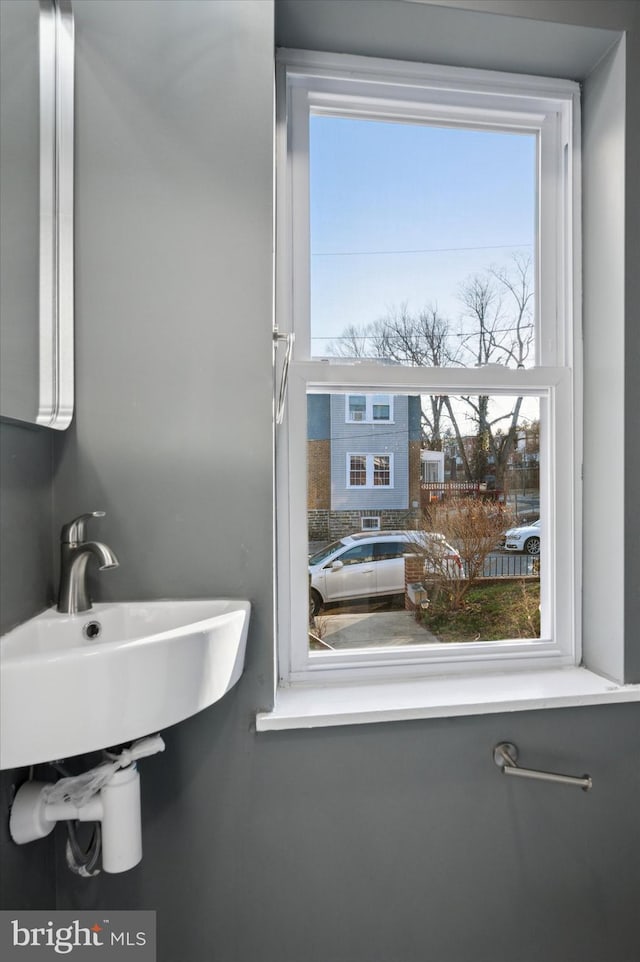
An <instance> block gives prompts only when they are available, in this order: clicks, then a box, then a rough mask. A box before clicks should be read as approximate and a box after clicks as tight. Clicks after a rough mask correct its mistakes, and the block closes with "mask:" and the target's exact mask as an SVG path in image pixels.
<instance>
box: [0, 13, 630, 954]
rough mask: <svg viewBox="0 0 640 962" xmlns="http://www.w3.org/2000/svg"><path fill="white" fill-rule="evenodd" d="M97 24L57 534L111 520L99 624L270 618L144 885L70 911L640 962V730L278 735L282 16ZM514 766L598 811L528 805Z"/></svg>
mask: <svg viewBox="0 0 640 962" xmlns="http://www.w3.org/2000/svg"><path fill="white" fill-rule="evenodd" d="M385 6H388V4H385ZM521 6H525V4H522V5H521ZM568 6H569V7H570V8H571V14H572V17H573V16H577V17H578V20H579V16H580V11H579V9H577V5H576V4H568ZM581 6H582V7H584V8H585V11H586V9H587V8H588V13H587V12H585V19H586V17H587V16H588V17H589V18H590V22H591V23H593V22H594V20H593V17H594V13H593V12H594V10H596V11H597V12H598V16H596V20H595V23H596V25H601V26H616V27H619V26H621V25H622V26H624V25H625V23H628V25H629V26H631V23H630V21H626V20H625V19H624V15H623V19H622V23H621V22H620V19H619V17H618V15H619V9H620V5H619V4H615V3H614V4H613V5H612V8H613V13H611V14H610V13H609V12H608V11H609V9H610V7H609V2H607V0H605V2H590V3H587V4H582V5H581ZM74 9H75V12H76V22H77V36H78V75H77V89H78V104H77V115H78V127H77V178H78V180H77V330H78V385H77V403H78V409H77V416H76V419H75V423H74V426H73V428H72V429H71V431H70V432H67V433H66V434H65V435H64V436H63V437H57V438H56V448H57V458H56V476H55V482H54V494H55V506H54V522H55V528H57V525H58V524H59V523H60V522H61V521H62V520H64V519H66V518H68V517H70V516H71V515H72V514H73V513H74V512H76V511H82V510H88V509H91V508H106V509H107V511H108V512H109V514H108V517H107V518H105V519H104V521H103V522H101V526H100V529H99V531H100V536H101V537H103V538H104V540H106V541H107V542H108V543H109V544H111V545H112V547H113V548H114V549H115V550H116V551H117V552H118V554H119V556H120V559H121V567H120V568H119V569H118V570H117V571H115V572H104V573H102V575H101V576H100V580H99V582H98V583H97V584H96V594H97V595H98V596H99V597H101V598H107V597H112V598H132V597H161V596H172V595H182V596H184V595H191V596H197V595H203V594H220V595H224V594H228V595H235V596H241V597H248V598H250V599H251V600H252V602H253V604H254V612H253V616H252V623H251V630H250V637H249V644H248V663H247V669H246V672H245V675H244V677H243V679H242V681H241V683H240V685H239V686H238V688H237V689H236V690H234V691H233V692H232V693H230V694H229V695H228V696H227V697H226V698H225V699H223V700H222V701H221V702H220V703H218V704H217V705H216V706H213V707H212V708H211V709H209V710H207V711H205V712H202V713H201V714H199V715H198V716H196V717H194V718H193V719H190V720H189V721H187V722H184V723H182V724H181V725H178V726H176V727H174V728H172V729H170V730H168V731H167V732H166V733H165V736H166V742H167V750H166V752H165V753H164V754H163V755H162V756H158V757H155V758H152V759H148V760H145V761H144V762H142V763H141V769H142V772H143V784H142V791H143V819H144V846H145V855H144V859H143V861H142V863H141V864H140V866H138V867H137V868H136V869H134V870H132V871H131V872H129V873H126V874H125V875H123V876H112V877H109V876H106V875H101V876H99V877H98V878H97V879H94V880H91V881H87V880H82V879H79V878H76V877H75V876H73V875H71V874H70V873H69V872H68V871H67V870H66V868H65V866H64V864H63V859H62V854H61V851H62V850H60V853H59V859H58V866H57V902H58V905H59V906H60V907H65V906H68V907H73V908H82V907H87V908H97V909H110V908H111V909H117V908H135V907H140V908H148V909H155V910H157V913H158V929H159V940H160V950H159V956H158V957H159V960H160V962H174V960H177V959H180V960H185V962H211V960H215V962H254V960H255V959H257V958H260V959H261V960H262V962H316V960H317V962H327V960H331V962H389V960H394V962H424V960H425V959H429V960H433V962H471V960H473V962H513V960H514V958H517V959H518V962H540V960H545V962H569V960H573V959H578V958H579V959H581V960H583V962H602V960H603V959H607V960H612V962H613V960H615V962H637V929H636V922H635V920H636V915H637V904H638V896H639V893H640V820H638V818H637V810H638V800H639V799H640V765H639V764H638V750H639V741H640V736H639V715H638V710H637V706H632V705H627V706H615V707H613V706H612V707H605V708H603V707H600V708H589V709H571V710H563V711H553V712H533V713H517V714H515V715H514V716H512V717H511V716H501V715H496V716H483V717H478V718H457V719H451V720H444V719H443V720H429V721H424V722H411V723H397V724H389V725H371V726H362V727H356V728H351V729H346V728H336V729H321V730H317V731H298V732H283V733H272V734H268V735H267V734H263V735H260V736H257V735H256V734H255V732H254V731H253V719H254V715H255V711H256V709H258V708H261V707H264V706H266V705H268V704H269V702H270V697H271V684H272V672H273V666H272V641H273V639H272V545H271V542H272V537H271V536H272V530H271V528H272V522H271V518H272V514H271V505H272V455H271V410H272V404H271V390H272V375H271V337H270V325H271V317H270V305H271V160H272V43H273V35H272V22H271V17H272V8H271V3H270V2H265V0H255V2H244V3H237V2H235V0H229V2H202V0H197V2H190V0H162V2H158V3H149V2H136V3H131V2H121V0H75V3H74ZM363 9H364V5H363ZM373 9H374V7H369V9H368V11H367V16H369V17H370V16H372V15H373V14H372V10H373ZM398 9H400V7H399V8H398ZM503 9H504V10H505V11H507V10H509V11H510V10H517V9H518V4H517V3H515V2H512V3H505V4H504V5H503ZM554 9H555V14H552V16H554V15H555V16H560V15H561V13H560V12H559V11H558V7H557V6H554ZM427 13H428V8H425V10H424V14H425V15H426V14H427ZM616 17H618V19H615V18H616ZM612 18H613V19H612ZM425 23H427V22H426V21H425ZM367 29H368V28H367ZM426 32H427V31H426V30H425V33H426ZM378 35H379V34H378ZM629 52H630V57H633V56H635V57H636V60H639V61H640V58H638V35H637V34H634V35H633V37H632V38H630V51H629ZM634 102H635V103H637V100H636V101H634ZM634 143H635V153H634V152H633V150H634V148H633V146H631V147H630V146H629V145H628V150H630V151H631V154H630V157H629V159H630V161H633V163H632V164H631V165H630V169H631V170H635V169H637V167H638V160H639V159H640V150H638V143H637V139H636V140H635V141H634ZM637 191H638V187H637V183H633V184H632V185H631V188H630V195H629V198H628V200H627V208H628V210H629V211H631V206H632V204H635V205H636V206H637V205H638V197H637ZM633 216H634V217H635V215H633ZM633 224H634V225H636V226H637V220H634V221H633ZM634 229H635V228H634ZM637 240H638V238H637V234H636V235H635V241H636V242H637ZM639 249H640V248H639V246H638V244H637V243H636V246H635V260H637V254H638V250H639ZM627 256H629V254H628V255H627ZM629 336H630V338H631V342H632V344H635V345H636V346H637V337H636V334H635V332H629ZM638 390H639V388H638V384H637V379H636V383H635V384H634V385H633V386H630V387H629V388H628V391H629V392H630V398H629V400H630V401H631V402H633V403H632V404H631V406H630V408H629V410H630V411H634V410H636V409H637V405H638V400H639V398H638ZM230 411H233V412H234V414H235V421H234V420H233V419H232V418H231V417H230V416H229V413H230ZM3 494H4V492H3ZM628 519H629V525H630V530H629V531H628V533H631V534H633V533H634V532H635V533H636V535H637V534H640V532H639V531H638V527H639V523H638V519H637V511H635V510H634V511H633V512H631V511H629V518H628ZM55 528H54V530H55ZM96 533H97V530H96ZM638 540H639V538H638V537H637V536H634V537H633V538H631V543H632V545H636V546H637V543H638ZM630 550H631V549H630ZM634 563H635V562H634ZM634 603H635V602H634ZM636 623H637V622H636ZM504 738H511V739H513V740H514V741H515V742H516V743H517V744H518V746H519V747H520V750H521V752H522V758H523V760H524V759H526V763H527V764H530V765H531V766H533V767H535V766H538V767H545V766H548V767H550V768H556V769H557V770H565V769H566V770H568V771H574V772H576V773H578V772H582V771H590V772H591V774H592V775H593V777H594V780H595V788H594V790H593V791H592V792H591V793H590V794H588V795H586V794H583V793H580V792H573V791H571V790H566V791H564V790H562V789H561V788H558V787H555V786H547V785H542V784H531V785H529V784H520V783H517V782H515V780H514V783H511V782H509V781H508V780H507V779H504V778H502V777H501V776H500V775H499V773H498V771H497V769H496V768H495V766H494V765H493V762H492V760H491V747H492V746H493V744H494V743H495V742H496V741H498V740H501V739H504ZM62 841H63V839H62V838H60V842H62ZM41 844H42V843H37V844H36V845H34V850H39V849H38V846H40V845H41ZM40 851H42V849H40ZM19 884H20V876H19V875H18V876H17V881H16V886H18V885H19Z"/></svg>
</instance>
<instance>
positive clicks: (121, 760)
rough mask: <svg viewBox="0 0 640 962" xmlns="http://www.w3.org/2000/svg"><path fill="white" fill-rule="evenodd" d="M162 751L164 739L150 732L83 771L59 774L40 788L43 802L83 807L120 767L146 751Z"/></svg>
mask: <svg viewBox="0 0 640 962" xmlns="http://www.w3.org/2000/svg"><path fill="white" fill-rule="evenodd" d="M163 751H164V742H163V740H162V738H161V737H160V735H151V736H150V737H149V738H140V739H139V740H138V741H136V742H133V744H132V745H131V747H130V748H125V749H124V751H122V752H121V753H120V754H119V755H115V756H111V757H112V758H113V761H109V762H102V764H101V765H96V766H95V768H90V769H89V771H88V772H83V774H82V775H71V776H69V777H68V778H61V779H60V780H59V781H57V782H56V783H55V785H50V786H49V787H48V788H45V789H44V790H43V793H42V794H43V797H44V800H45V802H47V803H48V802H67V803H71V804H72V805H75V807H76V808H82V806H83V805H85V804H86V803H87V802H88V801H89V799H90V798H92V797H93V796H94V795H96V794H97V793H98V792H99V791H100V789H101V788H103V787H104V786H105V785H106V784H107V783H108V782H110V781H111V779H112V778H113V776H114V775H115V773H116V772H117V771H118V770H119V769H120V768H126V767H127V765H131V764H132V763H133V762H135V761H137V759H138V758H146V757H147V756H148V755H155V754H156V753H157V752H163Z"/></svg>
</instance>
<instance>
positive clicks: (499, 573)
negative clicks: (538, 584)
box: [482, 554, 540, 578]
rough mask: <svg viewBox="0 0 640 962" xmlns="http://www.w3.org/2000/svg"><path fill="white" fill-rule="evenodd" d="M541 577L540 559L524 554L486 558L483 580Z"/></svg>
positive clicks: (496, 555)
mask: <svg viewBox="0 0 640 962" xmlns="http://www.w3.org/2000/svg"><path fill="white" fill-rule="evenodd" d="M539 575H540V559H539V558H536V557H531V555H523V554H511V555H510V554H492V555H489V557H488V558H485V562H484V568H483V571H482V577H483V578H535V577H539Z"/></svg>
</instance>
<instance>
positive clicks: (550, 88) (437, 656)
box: [257, 51, 640, 730]
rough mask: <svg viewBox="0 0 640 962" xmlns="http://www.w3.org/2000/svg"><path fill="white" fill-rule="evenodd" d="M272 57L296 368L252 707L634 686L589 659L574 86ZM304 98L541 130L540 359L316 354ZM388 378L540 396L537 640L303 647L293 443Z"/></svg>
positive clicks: (485, 700)
mask: <svg viewBox="0 0 640 962" xmlns="http://www.w3.org/2000/svg"><path fill="white" fill-rule="evenodd" d="M279 61H280V63H279V68H278V81H277V82H278V127H277V138H278V158H279V159H278V169H277V211H278V216H277V221H278V226H277V236H278V243H277V249H278V251H279V256H278V265H277V280H276V291H277V295H276V296H277V316H278V325H279V329H280V330H282V331H293V332H294V333H295V336H296V351H295V354H294V357H293V360H292V362H291V368H290V375H289V402H288V409H287V414H286V418H285V427H286V432H285V433H286V441H285V440H283V435H281V440H280V443H279V444H278V446H277V474H278V494H277V512H278V530H279V533H280V538H279V545H278V558H279V564H278V599H277V631H276V635H277V638H278V666H279V667H278V675H279V689H278V692H277V697H276V705H275V708H274V711H272V712H265V713H261V714H260V715H259V716H258V720H257V725H258V728H259V729H261V730H266V729H277V728H289V727H308V726H311V725H333V724H343V723H360V722H368V721H380V720H385V719H394V718H422V717H430V716H433V715H435V716H441V715H456V714H469V713H482V712H493V711H504V710H507V709H510V708H512V709H513V708H539V707H549V706H551V705H557V706H562V705H564V704H595V703H598V702H599V701H616V700H619V701H627V700H630V699H631V698H634V699H635V697H636V693H635V692H632V693H630V692H629V691H628V690H623V689H624V686H616V685H612V684H611V683H610V682H608V680H607V679H605V678H601V677H599V676H598V675H595V674H594V673H592V672H589V671H588V670H586V669H584V668H581V667H580V659H581V650H580V640H581V625H580V604H579V597H580V584H581V581H580V570H579V559H580V554H581V530H580V524H579V519H580V517H581V487H580V481H579V476H580V469H579V465H580V464H581V450H582V438H581V427H580V424H581V422H580V418H579V417H578V416H577V415H576V410H578V411H579V401H580V392H579V387H580V385H581V367H580V361H581V359H580V355H579V352H578V351H574V339H573V335H574V331H577V329H578V327H579V308H580V285H579V279H580V270H579V263H580V194H579V184H580V150H579V144H580V120H579V109H578V102H579V101H578V98H579V91H578V85H577V84H573V83H570V82H565V81H554V80H549V79H546V78H531V77H524V76H520V75H508V74H498V73H492V72H486V71H477V70H461V69H454V68H444V67H433V66H424V65H419V64H415V63H396V62H391V61H376V60H373V59H370V58H360V57H351V56H344V55H323V54H315V53H309V52H305V51H282V52H280V55H279ZM389 85H391V86H389ZM310 109H313V110H314V111H317V112H323V111H324V112H326V113H329V114H331V115H334V114H335V113H336V112H340V111H344V112H345V113H348V114H349V115H350V116H361V117H366V116H368V117H371V116H376V117H381V116H384V117H386V118H387V119H390V120H391V119H392V120H396V121H398V120H401V119H403V118H405V119H410V120H411V121H412V122H415V121H416V120H417V121H418V122H420V121H423V122H436V123H437V122H446V121H449V122H450V121H451V119H452V117H454V118H455V120H456V121H457V122H461V123H469V124H471V123H474V124H475V123H478V124H481V125H485V126H494V127H497V128H499V129H526V130H528V131H531V130H537V131H538V136H539V143H540V150H539V170H540V174H539V184H540V207H539V238H538V240H539V254H538V277H537V284H536V287H537V291H538V294H537V297H538V303H537V308H538V310H537V315H538V322H539V323H538V331H537V345H538V358H537V362H538V365H537V367H535V368H532V369H526V370H513V369H507V368H499V369H498V368H495V369H494V368H493V367H492V368H491V370H486V369H467V368H465V369H456V370H455V371H454V370H451V369H419V370H418V369H412V368H402V369H398V368H396V367H393V368H389V367H385V366H377V365H375V364H368V363H366V362H364V363H362V364H359V365H357V366H356V365H351V366H349V365H340V364H334V363H326V361H325V360H323V361H319V360H314V359H313V358H312V357H311V354H310V330H309V318H308V304H309V274H308V263H309V222H308V170H307V166H306V164H307V161H306V157H307V156H308V121H307V116H308V112H309V110H310ZM572 267H573V268H574V270H572ZM293 318H295V319H296V324H295V325H294V324H293ZM541 321H542V323H541ZM384 390H388V391H389V392H391V393H393V394H402V393H404V394H415V393H422V394H425V393H450V394H457V393H463V392H464V393H467V394H469V393H483V394H484V393H496V394H510V395H517V396H520V395H522V396H528V395H529V396H537V397H539V398H540V404H541V409H542V411H543V420H544V421H545V423H546V429H545V430H543V431H542V435H541V459H543V460H544V463H545V464H546V469H545V471H544V480H543V481H541V500H542V505H543V513H544V515H545V519H546V524H547V526H548V527H547V530H548V531H550V532H553V534H552V536H551V537H550V538H548V539H546V540H545V544H544V545H543V558H542V569H543V578H542V592H543V597H544V598H545V608H546V610H547V612H548V615H547V617H546V621H545V622H544V623H543V628H542V637H541V639H540V640H538V641H530V642H525V643H522V642H514V641H509V640H506V641H504V642H495V643H489V644H487V643H482V644H477V645H474V644H470V645H465V646H457V645H450V646H449V645H448V646H446V651H444V652H443V651H442V649H439V648H437V647H433V648H430V649H428V648H425V649H422V648H421V649H420V650H417V649H415V648H414V649H411V650H408V649H396V650H394V651H390V650H388V649H386V650H384V649H370V650H368V651H362V650H361V651H341V652H330V653H328V654H327V655H325V654H324V653H323V654H322V655H321V656H320V657H317V656H316V655H315V653H310V652H309V651H308V647H307V639H306V624H307V611H306V564H305V561H306V544H305V543H304V537H303V535H301V531H303V530H304V518H305V513H306V473H305V468H304V458H302V457H300V454H301V452H302V451H303V450H304V447H303V446H304V441H305V437H306V421H305V418H304V415H303V411H304V410H306V404H305V403H304V399H305V395H306V393H307V392H312V393H339V392H342V393H344V394H349V393H355V392H358V393H367V392H370V393H372V394H373V393H381V392H382V391H384ZM576 402H578V403H576ZM347 403H348V402H347ZM347 410H348V408H347ZM552 573H553V574H552ZM560 600H561V602H562V603H559V602H560ZM463 648H464V650H462V649H463ZM334 656H335V657H334ZM383 682H384V684H383ZM336 683H337V686H336ZM629 687H634V688H635V687H637V686H626V688H627V689H628V688H629ZM356 692H357V693H358V694H357V695H356ZM638 697H640V695H639V696H638Z"/></svg>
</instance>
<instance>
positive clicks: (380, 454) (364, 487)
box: [347, 451, 393, 491]
mask: <svg viewBox="0 0 640 962" xmlns="http://www.w3.org/2000/svg"><path fill="white" fill-rule="evenodd" d="M351 458H365V464H366V472H367V473H366V477H367V480H366V482H365V484H351ZM376 458H389V484H374V474H375V459H376ZM392 488H393V454H392V453H390V452H389V451H347V490H349V491H391V490H392Z"/></svg>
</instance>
